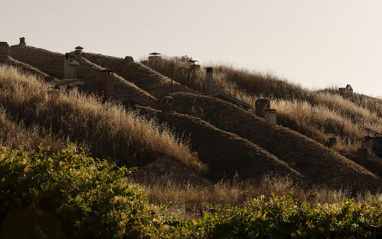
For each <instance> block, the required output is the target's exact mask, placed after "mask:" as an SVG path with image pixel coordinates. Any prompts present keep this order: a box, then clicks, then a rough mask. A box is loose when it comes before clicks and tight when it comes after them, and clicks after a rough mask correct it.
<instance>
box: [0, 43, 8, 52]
mask: <svg viewBox="0 0 382 239" xmlns="http://www.w3.org/2000/svg"><path fill="white" fill-rule="evenodd" d="M9 54H10V48H9V45H8V43H7V42H0V55H9Z"/></svg>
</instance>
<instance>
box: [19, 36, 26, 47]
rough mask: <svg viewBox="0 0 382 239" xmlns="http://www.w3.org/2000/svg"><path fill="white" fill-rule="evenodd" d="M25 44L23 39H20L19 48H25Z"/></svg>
mask: <svg viewBox="0 0 382 239" xmlns="http://www.w3.org/2000/svg"><path fill="white" fill-rule="evenodd" d="M26 45H27V44H26V43H25V37H20V43H19V46H26Z"/></svg>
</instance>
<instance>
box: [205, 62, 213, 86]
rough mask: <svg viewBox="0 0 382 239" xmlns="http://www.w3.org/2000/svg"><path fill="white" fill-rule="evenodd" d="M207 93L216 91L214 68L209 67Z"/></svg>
mask: <svg viewBox="0 0 382 239" xmlns="http://www.w3.org/2000/svg"><path fill="white" fill-rule="evenodd" d="M206 70H207V92H212V91H214V82H213V68H212V67H207V69H206Z"/></svg>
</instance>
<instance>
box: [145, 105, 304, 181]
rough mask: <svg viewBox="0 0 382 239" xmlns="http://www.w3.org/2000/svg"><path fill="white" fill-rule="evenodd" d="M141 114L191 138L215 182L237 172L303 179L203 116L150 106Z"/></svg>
mask: <svg viewBox="0 0 382 239" xmlns="http://www.w3.org/2000/svg"><path fill="white" fill-rule="evenodd" d="M140 113H141V114H144V115H147V116H150V117H151V118H155V119H157V120H159V122H160V123H166V124H167V125H168V126H169V127H170V128H174V130H175V131H176V133H177V134H178V135H184V136H185V137H189V139H190V143H191V145H192V150H194V151H196V152H197V153H198V158H199V160H200V161H201V162H202V163H204V164H205V165H207V167H208V173H207V175H208V177H209V178H210V179H211V180H212V181H215V182H216V181H219V180H222V179H229V180H232V179H233V178H234V177H235V176H237V175H238V176H239V178H240V179H252V180H256V181H257V182H259V181H260V180H261V179H262V178H263V177H264V176H271V177H272V176H285V177H288V178H291V179H293V180H294V181H295V182H301V181H302V179H303V177H302V176H301V174H299V173H298V172H296V170H294V169H292V168H290V167H289V166H288V165H287V164H286V163H285V162H283V161H281V160H279V159H278V158H277V157H275V156H274V155H272V154H270V153H268V152H266V151H264V150H263V149H261V148H260V147H258V146H257V145H255V144H253V143H251V142H250V141H248V140H246V139H243V138H240V137H239V136H237V135H235V134H232V133H229V132H225V131H223V130H220V129H218V128H216V127H215V126H213V125H211V124H209V123H207V122H205V121H203V120H201V119H198V118H195V117H192V116H189V115H184V114H179V113H170V112H161V111H157V110H153V109H149V108H140Z"/></svg>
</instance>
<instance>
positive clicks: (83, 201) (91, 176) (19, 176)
mask: <svg viewBox="0 0 382 239" xmlns="http://www.w3.org/2000/svg"><path fill="white" fill-rule="evenodd" d="M130 172H131V171H130V170H128V169H126V168H117V167H116V166H115V165H113V164H108V163H107V162H106V161H101V160H95V159H93V158H91V157H87V156H86V154H85V153H76V147H75V146H71V147H69V148H68V149H66V150H63V151H62V152H60V153H57V154H50V153H49V150H48V149H46V148H40V150H38V151H29V152H27V151H23V150H14V151H11V150H9V149H7V148H0V176H1V181H0V222H1V226H0V238H126V237H127V238H142V237H148V238H151V237H154V236H155V235H158V233H159V229H160V227H162V224H161V223H160V222H159V220H158V216H157V215H156V211H155V208H154V207H152V206H149V204H148V203H147V201H146V200H145V199H144V197H143V192H142V191H141V190H140V189H139V188H138V187H137V186H131V185H129V184H128V183H127V182H126V178H125V176H126V175H128V174H130Z"/></svg>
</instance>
